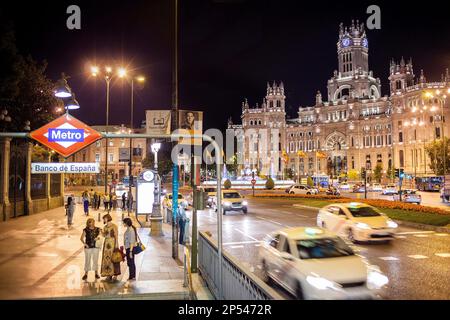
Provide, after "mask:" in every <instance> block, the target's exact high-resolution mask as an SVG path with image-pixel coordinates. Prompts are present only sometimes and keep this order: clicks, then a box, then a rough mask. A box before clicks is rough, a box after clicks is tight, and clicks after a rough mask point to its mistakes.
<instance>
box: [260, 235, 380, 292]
mask: <svg viewBox="0 0 450 320" xmlns="http://www.w3.org/2000/svg"><path fill="white" fill-rule="evenodd" d="M259 259H260V261H261V268H262V272H263V280H264V281H266V282H269V283H270V282H271V281H275V282H276V283H277V284H279V285H280V286H281V287H283V288H284V289H285V290H287V291H288V292H290V293H291V294H292V295H294V296H295V297H296V298H297V299H322V300H323V299H374V298H376V295H377V290H378V289H381V288H382V287H383V286H384V285H386V284H387V283H388V278H387V277H386V276H385V275H384V274H383V273H382V272H381V271H380V270H379V268H378V267H377V266H371V265H369V264H368V263H367V261H366V260H365V259H364V258H362V257H360V256H358V255H355V253H354V252H353V250H352V249H351V248H350V247H349V246H348V245H347V244H346V243H345V241H344V240H343V239H342V238H340V237H339V236H337V235H336V234H335V233H332V232H330V231H327V230H325V229H322V228H308V227H306V228H305V227H300V228H290V229H284V230H280V231H276V232H273V233H271V234H270V235H268V236H267V237H266V238H265V240H264V242H263V244H262V245H261V247H260V249H259Z"/></svg>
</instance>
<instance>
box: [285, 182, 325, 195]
mask: <svg viewBox="0 0 450 320" xmlns="http://www.w3.org/2000/svg"><path fill="white" fill-rule="evenodd" d="M288 193H289V194H306V195H310V194H318V193H319V191H318V190H317V189H314V188H311V187H309V186H305V185H301V184H294V185H293V186H292V187H291V188H290V189H289V192H288Z"/></svg>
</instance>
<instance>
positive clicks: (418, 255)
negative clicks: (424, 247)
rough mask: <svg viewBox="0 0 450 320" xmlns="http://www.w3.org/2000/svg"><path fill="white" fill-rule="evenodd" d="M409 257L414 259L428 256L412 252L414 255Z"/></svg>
mask: <svg viewBox="0 0 450 320" xmlns="http://www.w3.org/2000/svg"><path fill="white" fill-rule="evenodd" d="M408 257H409V258H413V259H428V257H427V256H423V255H420V254H412V255H409V256H408Z"/></svg>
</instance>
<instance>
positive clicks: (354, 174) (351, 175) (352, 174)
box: [347, 169, 360, 181]
mask: <svg viewBox="0 0 450 320" xmlns="http://www.w3.org/2000/svg"><path fill="white" fill-rule="evenodd" d="M347 176H348V180H350V181H358V180H359V179H360V175H359V173H358V171H357V170H354V169H352V170H349V171H348V174H347Z"/></svg>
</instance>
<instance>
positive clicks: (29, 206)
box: [24, 142, 34, 215]
mask: <svg viewBox="0 0 450 320" xmlns="http://www.w3.org/2000/svg"><path fill="white" fill-rule="evenodd" d="M25 146H26V148H27V160H26V167H25V199H24V206H25V212H24V213H25V214H26V215H31V214H33V211H34V210H33V200H32V199H31V157H32V156H33V143H32V142H27V143H26V144H25Z"/></svg>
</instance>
